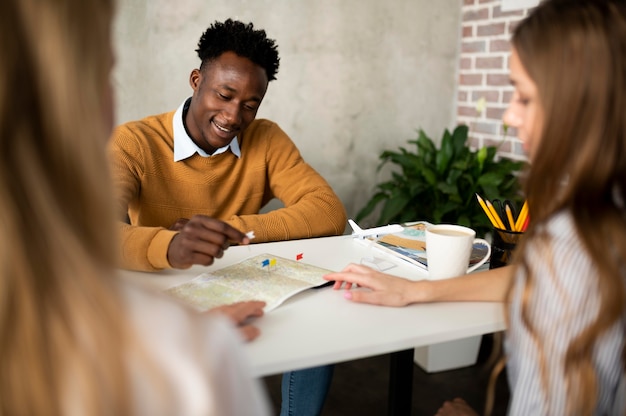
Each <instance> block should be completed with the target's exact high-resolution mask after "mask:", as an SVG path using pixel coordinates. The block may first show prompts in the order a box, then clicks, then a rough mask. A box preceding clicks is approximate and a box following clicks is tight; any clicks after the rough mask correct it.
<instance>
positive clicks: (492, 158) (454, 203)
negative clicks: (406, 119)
mask: <svg viewBox="0 0 626 416" xmlns="http://www.w3.org/2000/svg"><path fill="white" fill-rule="evenodd" d="M467 138H468V127H467V126H465V125H459V126H457V127H456V128H455V129H454V131H453V132H452V133H450V131H449V130H448V129H446V130H445V131H444V133H443V137H442V139H441V146H440V148H437V147H436V146H435V144H434V142H433V141H432V139H431V138H430V137H428V136H427V135H426V133H425V132H424V131H423V130H422V129H420V130H419V131H418V137H417V139H415V140H409V141H408V143H410V144H414V145H415V151H411V150H407V149H405V148H404V147H400V148H399V149H398V151H391V150H385V151H383V152H382V153H381V155H380V157H379V158H380V159H381V163H380V164H379V166H378V170H380V169H381V168H382V167H383V166H384V165H385V164H387V163H392V164H394V165H397V167H399V168H400V170H399V171H398V170H397V169H396V170H394V171H393V172H392V177H391V179H390V180H388V181H385V182H382V183H379V184H378V185H376V193H375V194H374V195H373V196H372V198H371V199H370V200H369V201H368V202H367V204H366V205H365V206H364V207H363V208H362V209H361V210H360V211H359V212H358V213H357V215H356V218H355V219H356V220H357V221H360V220H362V219H364V218H366V217H368V216H369V215H370V214H372V213H373V212H374V210H375V208H376V207H377V206H379V204H382V209H381V210H380V215H379V217H378V220H377V222H376V224H377V225H381V224H389V223H396V222H397V223H403V222H407V221H416V220H426V221H429V222H432V223H454V224H461V225H465V226H468V227H471V228H473V229H474V230H476V234H477V235H479V236H484V235H485V234H486V233H487V232H489V230H490V229H491V228H492V225H491V223H490V222H489V219H488V218H487V216H486V215H485V213H484V212H483V210H482V209H481V207H480V205H479V203H478V201H477V200H476V194H479V195H480V196H481V197H483V198H487V199H489V200H492V201H493V200H495V199H500V200H503V201H504V200H506V199H508V200H510V201H512V202H513V203H514V204H515V205H516V206H518V207H519V206H521V200H522V197H521V194H520V186H519V181H518V177H517V176H518V173H519V171H520V170H521V169H522V167H523V165H524V162H520V161H514V160H510V159H506V158H496V150H497V147H496V146H486V147H482V148H480V149H478V150H475V151H474V150H471V149H470V148H469V146H468V145H467Z"/></svg>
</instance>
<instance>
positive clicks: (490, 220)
mask: <svg viewBox="0 0 626 416" xmlns="http://www.w3.org/2000/svg"><path fill="white" fill-rule="evenodd" d="M476 199H478V203H479V204H480V206H481V208H482V209H483V211H485V214H486V215H487V218H489V222H491V225H493V226H494V227H496V228H498V223H497V222H496V220H495V218H493V215H491V211H489V208H487V205H485V201H483V199H482V198H481V197H480V195H478V194H476Z"/></svg>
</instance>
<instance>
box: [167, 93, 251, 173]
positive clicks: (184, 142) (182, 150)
mask: <svg viewBox="0 0 626 416" xmlns="http://www.w3.org/2000/svg"><path fill="white" fill-rule="evenodd" d="M190 103H191V98H188V99H186V100H185V101H184V102H183V103H182V104H181V105H180V106H179V107H178V109H177V110H176V112H175V113H174V120H173V121H172V124H173V127H174V162H178V161H180V160H184V159H187V158H188V157H191V156H193V155H194V154H195V153H198V154H199V155H200V156H202V157H211V156H215V155H219V154H220V153H224V152H225V151H227V150H228V149H230V151H231V152H232V153H233V154H234V155H235V156H237V157H238V158H239V157H241V149H240V148H239V142H238V141H237V137H235V138H233V140H232V141H231V142H230V143H229V144H227V145H226V146H224V147H220V148H219V149H217V150H216V151H215V152H213V154H212V155H210V154H208V153H207V152H205V151H204V150H202V149H201V148H200V147H199V146H198V145H197V144H195V143H194V141H193V140H191V137H189V135H188V134H187V130H185V125H184V124H183V118H184V117H185V114H187V110H188V109H189V104H190Z"/></svg>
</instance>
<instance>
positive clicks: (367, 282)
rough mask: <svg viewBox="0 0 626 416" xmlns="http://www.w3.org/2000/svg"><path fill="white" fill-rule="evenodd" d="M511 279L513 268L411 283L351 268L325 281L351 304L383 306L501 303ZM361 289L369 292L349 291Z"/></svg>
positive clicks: (359, 266)
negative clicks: (340, 292) (332, 281)
mask: <svg viewBox="0 0 626 416" xmlns="http://www.w3.org/2000/svg"><path fill="white" fill-rule="evenodd" d="M512 277H513V268H512V267H510V266H509V267H501V268H498V269H493V270H486V271H483V272H477V273H472V274H469V275H463V276H459V277H455V278H451V279H444V280H418V281H412V280H408V279H404V278H401V277H397V276H392V275H389V274H385V273H381V272H378V271H375V270H373V269H371V268H369V267H366V266H361V265H357V264H350V265H348V266H347V267H346V268H345V269H343V270H342V271H341V272H338V273H330V274H328V275H326V276H325V277H324V278H325V279H326V280H334V281H335V284H334V289H336V290H337V289H340V288H342V287H344V288H345V289H346V292H345V294H344V297H345V298H346V299H349V300H352V301H354V302H362V303H371V304H376V305H386V306H405V305H409V304H412V303H422V302H444V301H492V302H502V301H504V300H505V297H506V292H507V290H508V287H509V285H510V283H511V279H512ZM356 286H360V287H364V288H368V289H370V290H351V289H352V288H353V287H356Z"/></svg>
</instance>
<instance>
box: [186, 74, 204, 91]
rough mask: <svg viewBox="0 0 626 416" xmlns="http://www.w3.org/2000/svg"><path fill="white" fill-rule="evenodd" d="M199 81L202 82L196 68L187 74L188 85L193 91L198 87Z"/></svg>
mask: <svg viewBox="0 0 626 416" xmlns="http://www.w3.org/2000/svg"><path fill="white" fill-rule="evenodd" d="M201 80H202V73H201V72H200V70H199V69H197V68H196V69H194V70H193V71H191V74H189V85H190V86H191V88H192V89H193V90H194V91H196V90H197V89H198V87H199V86H200V81H201Z"/></svg>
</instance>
